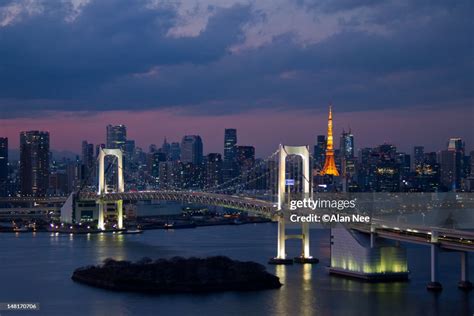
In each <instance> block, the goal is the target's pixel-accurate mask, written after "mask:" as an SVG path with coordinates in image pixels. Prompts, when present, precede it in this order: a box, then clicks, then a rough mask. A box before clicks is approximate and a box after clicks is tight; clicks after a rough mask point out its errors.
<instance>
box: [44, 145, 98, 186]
mask: <svg viewBox="0 0 474 316" xmlns="http://www.w3.org/2000/svg"><path fill="white" fill-rule="evenodd" d="M82 166H83V170H82V172H81V174H82V176H83V179H82V180H83V181H86V184H91V183H93V181H94V179H95V176H94V174H93V172H94V169H95V156H94V144H89V143H88V142H87V141H86V140H84V141H82ZM50 179H51V177H50Z"/></svg>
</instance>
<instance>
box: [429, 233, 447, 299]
mask: <svg viewBox="0 0 474 316" xmlns="http://www.w3.org/2000/svg"><path fill="white" fill-rule="evenodd" d="M432 238H433V236H432ZM438 252H439V248H438V245H437V244H432V245H431V282H429V283H428V285H426V288H427V289H428V290H429V291H441V290H442V289H443V286H442V285H441V283H439V281H438Z"/></svg>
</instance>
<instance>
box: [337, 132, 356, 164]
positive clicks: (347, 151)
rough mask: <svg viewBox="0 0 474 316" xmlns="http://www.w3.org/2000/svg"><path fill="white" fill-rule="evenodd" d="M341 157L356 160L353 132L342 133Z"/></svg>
mask: <svg viewBox="0 0 474 316" xmlns="http://www.w3.org/2000/svg"><path fill="white" fill-rule="evenodd" d="M340 150H341V157H342V158H345V159H351V158H354V135H352V133H351V130H350V129H349V132H346V131H344V130H343V131H342V134H341V140H340Z"/></svg>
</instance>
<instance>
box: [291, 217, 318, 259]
mask: <svg viewBox="0 0 474 316" xmlns="http://www.w3.org/2000/svg"><path fill="white" fill-rule="evenodd" d="M301 247H302V249H301V256H299V257H296V258H295V259H294V260H295V262H296V263H318V262H319V260H318V259H317V258H313V257H312V256H311V255H310V254H309V223H302V224H301Z"/></svg>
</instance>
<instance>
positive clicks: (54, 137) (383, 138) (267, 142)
mask: <svg viewBox="0 0 474 316" xmlns="http://www.w3.org/2000/svg"><path fill="white" fill-rule="evenodd" d="M334 111H335V112H334V132H335V135H336V144H338V143H339V140H338V137H337V135H339V134H340V132H341V131H342V129H343V128H344V129H346V130H348V128H349V127H350V128H351V129H352V132H353V133H354V135H355V140H356V147H357V148H361V147H370V146H375V145H377V144H381V143H384V142H389V143H393V144H395V145H396V146H397V147H399V148H400V149H401V150H404V151H407V152H411V150H412V147H413V146H414V145H424V146H425V147H426V150H430V151H437V150H440V149H443V148H445V146H446V143H447V139H448V138H449V137H462V138H463V139H464V140H465V141H466V142H467V144H468V149H471V148H472V144H473V143H474V137H473V134H472V133H466V131H469V130H470V129H471V128H472V120H471V119H470V118H469V117H468V116H466V115H462V112H458V111H456V110H454V109H451V110H424V111H423V110H410V111H405V112H404V111H393V110H385V111H364V112H346V113H338V112H337V107H336V106H335V107H334ZM108 123H112V124H125V125H126V126H127V130H128V137H129V138H131V139H135V140H136V142H137V145H138V146H141V147H143V148H144V149H146V150H147V149H148V145H149V144H152V143H155V144H157V145H161V143H162V142H163V138H164V137H165V136H166V137H167V139H168V141H180V140H181V137H182V136H183V135H184V134H199V135H201V136H202V137H203V141H204V151H205V152H206V153H207V152H222V150H223V137H224V129H225V128H226V127H234V128H237V129H238V138H239V144H242V145H254V146H256V151H257V156H259V157H265V156H267V155H269V154H270V153H272V152H273V151H274V150H275V149H276V148H277V146H278V144H279V143H284V144H288V145H302V144H303V145H305V144H309V145H313V144H314V142H315V138H316V135H318V134H326V128H327V113H325V112H324V113H322V112H316V111H313V112H310V111H301V110H299V111H283V112H281V111H270V110H265V111H262V110H256V111H250V112H248V113H245V114H234V115H224V116H197V115H194V116H193V115H184V114H177V113H173V112H170V111H165V110H154V111H145V112H104V113H100V114H96V115H77V113H75V114H64V113H52V114H51V115H50V116H45V117H42V118H34V119H29V118H21V119H11V120H4V121H3V126H2V133H3V134H4V135H6V136H8V137H9V138H10V139H11V141H10V146H11V147H12V148H17V147H18V140H19V136H18V133H19V131H20V130H21V129H26V130H29V129H40V130H48V131H50V133H51V146H52V147H53V148H55V149H63V150H69V151H72V152H76V153H78V152H80V145H81V141H82V140H83V139H86V140H88V141H89V142H93V143H105V125H107V124H108Z"/></svg>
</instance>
